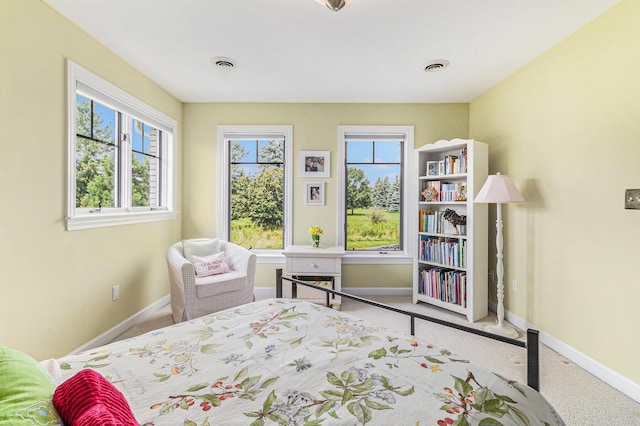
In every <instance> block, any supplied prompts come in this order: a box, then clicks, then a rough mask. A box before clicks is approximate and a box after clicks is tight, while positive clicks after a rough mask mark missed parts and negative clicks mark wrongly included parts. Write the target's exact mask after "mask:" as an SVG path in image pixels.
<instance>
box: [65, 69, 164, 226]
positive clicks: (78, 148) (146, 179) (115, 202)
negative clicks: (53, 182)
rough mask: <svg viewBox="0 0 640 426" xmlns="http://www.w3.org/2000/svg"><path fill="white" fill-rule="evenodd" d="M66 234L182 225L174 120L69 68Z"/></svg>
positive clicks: (90, 74)
mask: <svg viewBox="0 0 640 426" xmlns="http://www.w3.org/2000/svg"><path fill="white" fill-rule="evenodd" d="M68 79H69V85H68V86H69V94H68V97H69V111H68V114H69V127H68V132H69V142H68V143H69V160H68V163H69V166H68V168H69V173H68V174H69V185H68V198H69V202H68V208H67V210H68V217H67V229H68V230H76V229H85V228H94V227H101V226H112V225H121V224H128V223H138V222H148V221H154V220H167V219H173V218H175V211H174V205H175V203H174V183H173V178H174V175H175V173H174V160H173V159H174V154H173V150H174V147H173V143H174V142H173V135H174V132H175V127H176V123H175V121H174V120H173V119H171V118H169V117H167V116H165V115H164V114H162V113H160V112H158V111H156V110H155V109H153V108H151V107H149V106H148V105H146V104H143V103H142V102H140V101H138V100H137V99H135V98H133V97H131V96H130V95H128V94H127V93H125V92H123V91H121V90H120V89H118V88H117V87H115V86H113V85H111V84H110V83H108V82H106V81H104V80H102V79H101V78H99V77H98V76H96V75H95V74H92V73H91V72H89V71H87V70H86V69H84V68H82V67H80V66H79V65H77V64H75V63H73V62H71V61H68Z"/></svg>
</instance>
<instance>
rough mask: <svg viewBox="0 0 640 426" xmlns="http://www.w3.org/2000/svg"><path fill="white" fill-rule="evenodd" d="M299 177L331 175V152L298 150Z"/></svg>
mask: <svg viewBox="0 0 640 426" xmlns="http://www.w3.org/2000/svg"><path fill="white" fill-rule="evenodd" d="M300 177H313V178H318V177H327V178H328V177H331V152H330V151H300Z"/></svg>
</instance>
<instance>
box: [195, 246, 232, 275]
mask: <svg viewBox="0 0 640 426" xmlns="http://www.w3.org/2000/svg"><path fill="white" fill-rule="evenodd" d="M191 262H192V263H193V266H194V267H195V268H196V275H197V276H199V277H208V276H209V275H218V274H225V273H227V272H231V269H229V265H228V264H227V261H226V259H225V254H224V252H223V251H221V252H220V253H216V254H212V255H211V256H204V257H199V256H196V255H193V256H191Z"/></svg>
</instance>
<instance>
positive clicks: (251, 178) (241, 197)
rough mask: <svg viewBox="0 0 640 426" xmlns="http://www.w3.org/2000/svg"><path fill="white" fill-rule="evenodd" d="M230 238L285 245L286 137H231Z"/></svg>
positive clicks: (247, 242)
mask: <svg viewBox="0 0 640 426" xmlns="http://www.w3.org/2000/svg"><path fill="white" fill-rule="evenodd" d="M227 143H229V144H230V149H229V155H230V157H231V158H230V162H229V164H230V176H231V185H230V186H231V200H230V205H231V211H230V216H231V221H230V222H231V241H232V242H234V243H236V244H238V245H241V246H243V247H246V248H258V249H282V248H284V140H282V139H255V140H254V139H242V140H228V141H227Z"/></svg>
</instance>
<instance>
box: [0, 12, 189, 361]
mask: <svg viewBox="0 0 640 426" xmlns="http://www.w3.org/2000/svg"><path fill="white" fill-rule="evenodd" d="M0 52H2V56H3V57H2V60H1V61H0V120H2V121H1V124H0V147H1V149H0V153H1V155H0V188H1V194H2V195H1V196H2V203H3V204H2V208H1V209H0V241H1V242H2V244H0V324H2V325H1V326H0V345H5V346H11V347H14V348H17V349H20V350H23V351H25V352H28V353H29V354H30V355H32V356H34V357H36V358H38V359H42V358H45V357H53V356H60V355H64V354H65V353H67V352H69V351H71V350H72V349H74V348H76V347H78V346H80V345H82V344H84V343H85V342H87V341H89V340H90V339H92V338H94V337H96V336H98V335H99V334H100V333H102V332H104V331H106V330H108V329H109V328H111V327H112V326H114V325H116V324H118V323H120V322H122V321H123V320H125V319H126V318H128V317H129V316H131V315H133V314H134V313H136V312H138V311H140V310H141V309H143V308H144V307H146V306H148V305H150V304H151V303H153V302H155V301H157V300H158V299H160V298H161V297H163V296H165V295H166V294H167V293H168V292H169V287H168V279H167V274H166V266H165V261H164V253H165V248H166V247H167V246H168V245H169V244H170V243H172V242H173V241H176V240H179V239H180V237H181V233H182V232H181V223H180V218H178V219H176V220H173V221H168V222H155V223H150V224H141V225H130V226H118V227H111V228H102V229H95V230H85V231H73V232H67V231H65V222H64V216H65V212H66V185H67V179H66V173H67V172H66V171H67V164H66V159H67V136H66V122H67V114H66V84H65V82H66V68H65V58H67V57H68V58H71V59H72V60H73V61H75V62H77V63H78V64H80V65H82V66H84V67H85V68H88V69H89V70H91V71H93V72H95V73H96V74H98V75H99V76H101V77H102V78H104V79H105V80H108V81H110V82H111V83H113V84H115V85H116V86H118V87H120V88H121V89H123V90H125V91H127V92H129V93H131V94H132V95H134V96H136V97H138V98H139V99H141V100H142V101H144V102H146V103H148V104H150V105H152V106H153V107H155V108H157V109H159V110H160V111H162V112H164V113H165V114H167V115H169V116H171V117H173V118H174V119H176V120H178V123H179V126H181V125H182V122H181V121H182V104H181V103H180V102H179V101H177V100H176V99H175V98H173V97H172V96H170V95H169V94H167V93H166V92H165V91H164V90H162V89H161V88H159V87H158V86H157V85H155V84H154V83H152V82H151V81H150V80H149V79H148V78H146V77H144V76H143V75H142V74H140V73H139V72H137V71H136V70H135V69H134V68H132V67H131V66H130V65H128V64H127V63H126V62H124V61H123V60H122V59H120V58H119V57H117V56H115V55H114V54H113V53H111V52H110V51H108V50H107V49H105V48H104V47H103V46H101V45H100V44H98V43H97V42H96V41H95V40H93V39H91V38H90V37H89V36H88V35H87V34H86V33H84V32H83V31H81V30H80V29H78V28H77V27H76V26H74V25H72V24H71V23H70V22H69V21H67V20H66V19H65V18H63V17H62V16H61V15H59V14H58V13H57V12H55V11H53V10H52V9H51V8H50V7H48V6H47V5H45V4H44V3H43V2H41V1H40V0H3V1H1V2H0ZM179 136H180V135H178V142H180V138H179ZM178 153H179V154H180V151H178ZM179 156H180V155H179ZM178 184H180V182H178ZM116 284H118V285H120V300H119V301H117V302H111V287H112V286H113V285H116Z"/></svg>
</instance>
